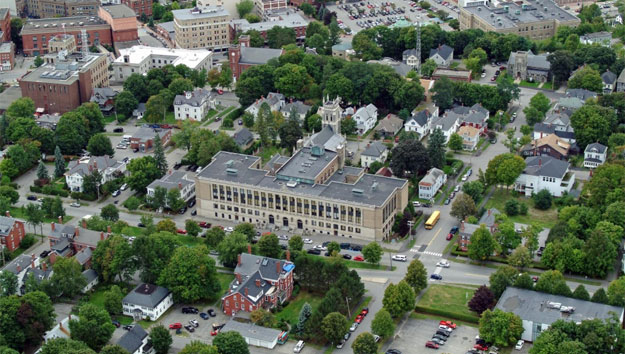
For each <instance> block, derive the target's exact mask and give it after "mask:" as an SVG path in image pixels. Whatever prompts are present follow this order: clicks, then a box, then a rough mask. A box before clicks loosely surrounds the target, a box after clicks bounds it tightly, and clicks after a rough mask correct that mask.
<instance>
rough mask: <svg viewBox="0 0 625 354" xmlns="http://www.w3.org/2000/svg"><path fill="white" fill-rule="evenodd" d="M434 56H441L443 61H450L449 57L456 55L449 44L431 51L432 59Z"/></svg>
mask: <svg viewBox="0 0 625 354" xmlns="http://www.w3.org/2000/svg"><path fill="white" fill-rule="evenodd" d="M434 54H438V55H440V56H441V57H442V58H443V59H445V60H447V59H449V56H451V55H453V54H454V48H452V47H450V46H448V45H447V44H443V45H441V46H439V47H437V48H434V49H430V58H431V57H432V56H434Z"/></svg>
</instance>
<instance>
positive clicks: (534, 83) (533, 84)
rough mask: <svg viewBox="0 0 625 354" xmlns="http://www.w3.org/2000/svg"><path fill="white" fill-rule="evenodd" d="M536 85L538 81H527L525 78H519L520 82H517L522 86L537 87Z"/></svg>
mask: <svg viewBox="0 0 625 354" xmlns="http://www.w3.org/2000/svg"><path fill="white" fill-rule="evenodd" d="M538 85H540V83H539V82H529V81H525V80H521V82H520V83H519V86H523V87H538Z"/></svg>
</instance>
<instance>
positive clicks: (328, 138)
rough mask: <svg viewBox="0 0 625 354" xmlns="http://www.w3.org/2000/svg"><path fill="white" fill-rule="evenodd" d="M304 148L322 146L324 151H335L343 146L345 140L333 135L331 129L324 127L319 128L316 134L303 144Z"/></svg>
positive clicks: (327, 126)
mask: <svg viewBox="0 0 625 354" xmlns="http://www.w3.org/2000/svg"><path fill="white" fill-rule="evenodd" d="M304 145H305V146H313V145H317V146H323V148H324V149H326V150H330V151H335V152H336V150H337V148H338V146H339V145H343V146H344V145H345V138H344V137H343V136H341V135H339V134H335V133H334V130H332V127H331V126H329V125H326V126H325V127H323V128H321V130H320V131H319V132H318V133H315V134H313V135H312V136H311V137H310V139H308V141H306V142H305V143H304Z"/></svg>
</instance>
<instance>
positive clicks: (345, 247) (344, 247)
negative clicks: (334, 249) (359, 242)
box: [339, 242, 351, 250]
mask: <svg viewBox="0 0 625 354" xmlns="http://www.w3.org/2000/svg"><path fill="white" fill-rule="evenodd" d="M350 246H351V245H350V244H349V243H346V242H344V243H341V244H339V247H341V249H342V250H348V249H349V248H350Z"/></svg>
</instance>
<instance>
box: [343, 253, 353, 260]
mask: <svg viewBox="0 0 625 354" xmlns="http://www.w3.org/2000/svg"><path fill="white" fill-rule="evenodd" d="M343 258H345V259H352V255H351V254H347V253H345V254H344V255H343Z"/></svg>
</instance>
